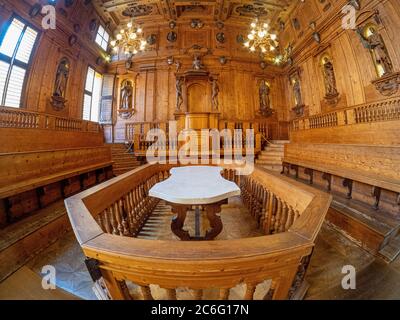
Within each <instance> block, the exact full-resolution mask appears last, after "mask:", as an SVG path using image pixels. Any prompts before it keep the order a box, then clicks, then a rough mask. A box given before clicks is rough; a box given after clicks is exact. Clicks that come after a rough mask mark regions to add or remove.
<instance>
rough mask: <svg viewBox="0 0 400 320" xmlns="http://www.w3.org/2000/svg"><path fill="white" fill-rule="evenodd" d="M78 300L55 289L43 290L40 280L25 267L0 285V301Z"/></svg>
mask: <svg viewBox="0 0 400 320" xmlns="http://www.w3.org/2000/svg"><path fill="white" fill-rule="evenodd" d="M78 299H79V298H78V297H76V296H74V295H72V294H70V293H68V292H66V291H64V290H62V289H59V288H56V289H55V290H44V289H43V287H42V278H41V277H40V276H39V275H38V274H36V273H35V272H33V271H32V270H31V269H29V268H27V267H22V268H21V269H19V270H18V271H16V272H15V273H14V274H12V275H11V276H10V277H8V278H7V279H6V280H4V281H3V282H2V283H0V300H78Z"/></svg>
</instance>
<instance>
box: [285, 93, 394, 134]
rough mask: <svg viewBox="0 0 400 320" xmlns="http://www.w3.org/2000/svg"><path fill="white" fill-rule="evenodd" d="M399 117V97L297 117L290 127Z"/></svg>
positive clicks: (320, 125) (366, 121)
mask: <svg viewBox="0 0 400 320" xmlns="http://www.w3.org/2000/svg"><path fill="white" fill-rule="evenodd" d="M399 119H400V99H399V98H395V99H388V100H384V101H380V102H373V103H367V104H362V105H358V106H353V107H348V108H343V109H338V110H335V111H333V112H327V113H323V114H319V115H313V116H309V117H302V118H297V119H295V120H293V121H292V125H291V128H292V130H293V131H299V130H307V129H315V128H325V127H336V126H343V125H351V124H359V123H372V122H379V121H387V120H399Z"/></svg>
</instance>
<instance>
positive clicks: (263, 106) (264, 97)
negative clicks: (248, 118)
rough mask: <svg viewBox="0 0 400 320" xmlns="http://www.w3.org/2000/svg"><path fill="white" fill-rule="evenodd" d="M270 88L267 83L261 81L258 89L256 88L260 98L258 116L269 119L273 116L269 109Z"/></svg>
mask: <svg viewBox="0 0 400 320" xmlns="http://www.w3.org/2000/svg"><path fill="white" fill-rule="evenodd" d="M270 91H271V89H270V86H269V84H268V82H267V81H265V80H261V82H260V87H259V88H258V93H259V96H260V111H259V112H260V114H261V115H263V116H265V117H269V116H271V115H272V114H273V110H272V108H271V98H270Z"/></svg>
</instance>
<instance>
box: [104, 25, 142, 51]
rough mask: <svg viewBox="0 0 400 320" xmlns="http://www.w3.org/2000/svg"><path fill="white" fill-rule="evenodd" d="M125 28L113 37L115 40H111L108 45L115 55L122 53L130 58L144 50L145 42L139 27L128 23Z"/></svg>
mask: <svg viewBox="0 0 400 320" xmlns="http://www.w3.org/2000/svg"><path fill="white" fill-rule="evenodd" d="M126 27H127V28H126V29H121V30H120V32H119V33H118V34H117V35H116V37H115V38H116V39H115V40H112V41H111V42H110V44H111V46H112V47H113V51H114V53H115V54H117V53H118V52H119V51H122V52H124V53H125V54H126V55H127V56H128V57H129V58H132V57H133V56H134V55H136V54H137V53H139V52H140V51H144V50H145V48H146V44H147V41H146V39H144V36H143V29H142V28H141V27H140V26H138V25H135V24H134V23H133V22H129V23H128V24H127V25H126Z"/></svg>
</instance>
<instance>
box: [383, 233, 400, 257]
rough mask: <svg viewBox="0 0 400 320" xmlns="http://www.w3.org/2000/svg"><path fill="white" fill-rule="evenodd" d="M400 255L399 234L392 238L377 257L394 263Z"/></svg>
mask: <svg viewBox="0 0 400 320" xmlns="http://www.w3.org/2000/svg"><path fill="white" fill-rule="evenodd" d="M399 255H400V233H399V234H397V236H395V237H392V238H391V239H390V240H389V242H388V244H387V245H386V246H384V247H383V248H382V249H381V250H380V251H379V256H380V257H381V258H383V259H384V260H385V261H386V262H389V263H390V262H392V261H394V260H395V259H396V258H397V257H398V256H399Z"/></svg>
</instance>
